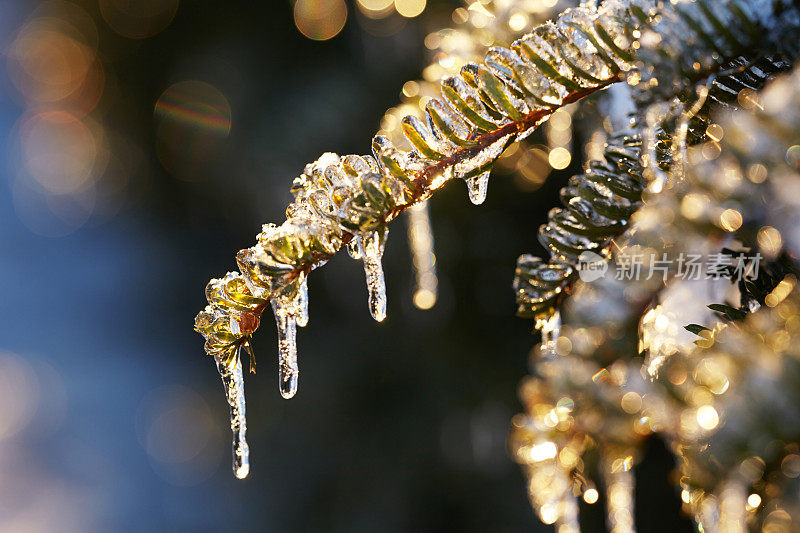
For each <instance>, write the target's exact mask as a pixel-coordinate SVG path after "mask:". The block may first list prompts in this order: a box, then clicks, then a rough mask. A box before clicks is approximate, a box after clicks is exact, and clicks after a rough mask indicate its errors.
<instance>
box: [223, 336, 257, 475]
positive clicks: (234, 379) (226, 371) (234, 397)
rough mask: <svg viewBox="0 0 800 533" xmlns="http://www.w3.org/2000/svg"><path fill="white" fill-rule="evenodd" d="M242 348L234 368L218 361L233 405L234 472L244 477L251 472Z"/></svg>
mask: <svg viewBox="0 0 800 533" xmlns="http://www.w3.org/2000/svg"><path fill="white" fill-rule="evenodd" d="M241 355H242V348H241V347H240V348H239V352H238V353H237V354H236V355H235V356H234V358H233V360H232V362H233V368H231V365H230V364H228V363H227V362H225V361H221V362H220V361H217V370H219V375H220V377H222V384H223V385H224V386H225V396H226V397H227V400H228V405H230V407H231V431H232V432H233V474H234V475H235V476H236V477H237V478H239V479H244V478H246V477H247V474H249V473H250V447H249V446H248V445H247V440H246V438H245V432H246V431H247V421H246V420H245V402H244V377H243V376H242V359H241Z"/></svg>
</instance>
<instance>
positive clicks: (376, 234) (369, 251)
mask: <svg viewBox="0 0 800 533" xmlns="http://www.w3.org/2000/svg"><path fill="white" fill-rule="evenodd" d="M388 233H389V231H388V230H387V229H386V228H385V227H384V228H383V229H382V230H376V231H371V232H366V233H361V234H359V235H358V236H357V237H356V238H357V239H358V251H359V254H360V255H361V258H362V259H363V261H364V274H365V275H366V278H367V292H368V293H369V312H370V314H371V315H372V318H374V319H375V320H377V321H378V322H383V319H385V318H386V281H385V280H384V278H383V264H382V262H381V259H382V258H383V246H384V244H385V243H386V236H387V235H388Z"/></svg>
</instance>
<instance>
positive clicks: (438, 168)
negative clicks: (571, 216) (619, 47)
mask: <svg viewBox="0 0 800 533" xmlns="http://www.w3.org/2000/svg"><path fill="white" fill-rule="evenodd" d="M622 79H623V78H622V76H621V75H619V74H616V75H614V76H613V77H611V78H609V79H607V80H605V81H604V82H602V83H601V84H598V85H595V86H593V87H587V88H585V89H581V90H579V91H575V92H573V93H570V94H568V95H567V96H566V97H565V98H564V100H563V102H562V103H561V104H560V105H557V106H553V107H550V108H546V109H537V110H536V111H532V112H531V113H528V114H527V115H525V116H524V117H523V118H522V120H519V121H516V122H509V123H508V124H506V125H505V126H502V127H500V128H497V129H496V130H492V131H490V132H487V133H484V134H482V135H479V136H478V137H476V138H475V139H474V145H472V146H470V147H468V148H462V149H460V150H457V151H455V152H453V153H452V154H450V155H449V156H447V157H445V158H444V159H441V160H440V161H438V162H437V163H435V164H433V165H430V166H428V167H425V169H424V170H422V171H420V172H418V173H417V175H416V176H415V177H414V179H413V183H414V186H415V190H414V192H413V193H412V195H411V199H410V201H409V202H407V203H405V204H402V205H398V206H397V207H395V208H394V209H392V210H391V211H389V212H388V213H387V215H386V216H385V217H384V220H383V221H384V222H385V223H388V222H390V221H391V220H394V219H395V218H397V217H398V216H399V215H400V214H401V213H403V212H404V211H405V210H406V209H408V208H409V207H411V206H413V205H415V204H417V203H419V202H420V201H422V198H423V197H424V196H425V194H426V193H427V192H429V191H430V185H431V183H432V182H433V180H434V178H436V177H437V176H438V175H441V174H442V173H443V172H444V171H445V170H446V169H448V168H450V167H452V166H455V165H456V164H458V163H460V162H461V161H464V160H465V159H468V158H470V157H472V156H474V155H475V154H477V153H478V152H480V151H481V150H483V149H484V148H486V147H487V146H489V145H491V144H492V143H494V142H496V141H498V140H499V139H502V138H503V137H505V136H506V135H509V134H512V133H523V132H525V131H527V130H529V129H530V128H534V127H536V126H537V125H538V124H539V123H540V122H541V121H542V119H543V118H545V117H547V116H549V115H551V114H553V113H554V112H555V111H556V110H558V109H560V108H561V107H563V106H565V105H568V104H571V103H574V102H577V101H578V100H581V99H582V98H585V97H586V96H589V95H591V94H593V93H595V92H597V91H599V90H601V89H604V88H606V87H608V86H609V85H612V84H614V83H617V82H619V81H622ZM353 237H355V235H354V234H353V233H350V232H344V235H343V236H342V244H341V246H339V248H337V249H336V252H334V253H333V254H320V255H319V256H318V257H314V258H313V259H312V260H311V261H308V262H306V263H304V264H303V265H301V266H300V267H298V268H297V269H295V270H293V271H291V272H290V273H289V274H287V277H288V278H289V279H294V278H296V277H297V276H299V275H300V274H301V273H304V274H308V273H309V272H311V270H313V268H314V267H315V266H316V265H318V264H319V263H321V262H323V261H327V260H329V259H330V258H331V257H333V256H334V255H335V254H336V253H338V252H339V251H340V250H341V249H342V248H343V247H344V246H345V245H347V243H349V242H350V241H351V240H353Z"/></svg>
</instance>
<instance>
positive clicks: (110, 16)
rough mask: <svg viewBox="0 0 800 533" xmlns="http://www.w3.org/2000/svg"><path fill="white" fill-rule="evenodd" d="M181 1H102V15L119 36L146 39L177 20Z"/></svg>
mask: <svg viewBox="0 0 800 533" xmlns="http://www.w3.org/2000/svg"><path fill="white" fill-rule="evenodd" d="M178 4H179V0H135V1H131V0H100V3H99V5H100V13H101V14H102V15H103V19H104V20H105V21H106V22H107V23H108V25H109V26H110V27H111V29H113V30H114V31H115V32H117V33H118V34H120V35H122V36H123V37H128V38H130V39H145V38H147V37H152V36H154V35H156V34H158V33H161V32H162V31H163V30H164V29H165V28H166V27H167V26H169V24H170V23H171V22H172V19H173V18H175V14H176V13H177V12H178Z"/></svg>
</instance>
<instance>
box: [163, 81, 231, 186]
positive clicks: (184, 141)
mask: <svg viewBox="0 0 800 533" xmlns="http://www.w3.org/2000/svg"><path fill="white" fill-rule="evenodd" d="M154 113H155V119H156V142H157V145H156V149H157V151H158V156H159V159H160V160H161V163H162V164H163V165H164V168H166V169H167V170H169V171H170V172H171V173H172V174H173V175H175V176H177V177H180V178H182V179H187V180H191V179H194V178H195V173H196V172H197V171H198V169H199V168H200V166H201V165H203V164H204V163H205V162H207V161H208V159H209V158H210V157H212V156H213V155H214V154H215V153H216V152H217V151H218V150H219V149H220V147H221V146H222V144H223V141H224V140H225V139H226V138H227V136H228V134H229V133H230V131H231V106H230V104H229V103H228V99H227V98H226V97H225V95H224V94H222V93H221V92H220V91H219V89H217V88H216V87H214V86H213V85H210V84H208V83H205V82H202V81H198V80H188V81H181V82H178V83H175V84H173V85H171V86H170V87H169V88H168V89H167V90H166V91H164V92H163V93H162V94H161V96H160V97H159V98H158V100H157V101H156V104H155V110H154Z"/></svg>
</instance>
